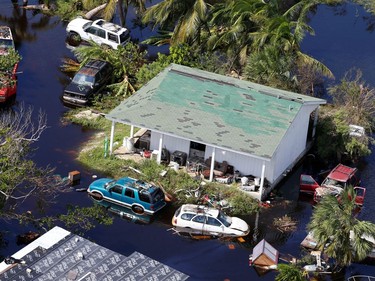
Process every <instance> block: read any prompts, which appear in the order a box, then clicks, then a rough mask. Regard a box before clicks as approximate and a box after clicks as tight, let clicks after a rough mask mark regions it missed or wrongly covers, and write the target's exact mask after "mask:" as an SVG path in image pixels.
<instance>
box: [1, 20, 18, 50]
mask: <svg viewBox="0 0 375 281" xmlns="http://www.w3.org/2000/svg"><path fill="white" fill-rule="evenodd" d="M9 49H15V48H14V41H13V35H12V30H11V29H10V27H8V26H0V55H6V54H8V52H9Z"/></svg>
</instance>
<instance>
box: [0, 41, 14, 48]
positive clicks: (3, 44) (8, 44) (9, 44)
mask: <svg viewBox="0 0 375 281" xmlns="http://www.w3.org/2000/svg"><path fill="white" fill-rule="evenodd" d="M0 46H1V47H5V48H12V47H13V41H12V40H8V39H0Z"/></svg>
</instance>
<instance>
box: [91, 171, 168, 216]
mask: <svg viewBox="0 0 375 281" xmlns="http://www.w3.org/2000/svg"><path fill="white" fill-rule="evenodd" d="M87 192H88V193H89V195H90V196H91V197H92V198H93V199H94V200H97V201H103V200H104V201H107V202H110V203H112V204H115V205H117V206H120V207H124V208H129V209H131V210H132V211H133V212H134V213H135V214H148V215H152V214H154V213H155V212H157V211H159V210H160V209H162V208H163V207H164V206H165V205H166V201H165V200H164V198H165V194H164V192H163V191H162V189H161V188H160V187H157V186H155V185H153V184H150V183H146V182H144V181H141V180H137V179H134V178H131V177H123V178H120V179H118V180H115V179H110V178H101V179H98V180H95V181H94V182H92V183H91V184H90V186H89V188H88V189H87Z"/></svg>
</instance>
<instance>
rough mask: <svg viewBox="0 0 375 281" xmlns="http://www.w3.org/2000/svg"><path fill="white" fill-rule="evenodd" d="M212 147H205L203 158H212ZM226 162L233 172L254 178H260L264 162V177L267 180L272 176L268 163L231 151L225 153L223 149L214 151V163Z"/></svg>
mask: <svg viewBox="0 0 375 281" xmlns="http://www.w3.org/2000/svg"><path fill="white" fill-rule="evenodd" d="M212 150H213V147H211V146H206V153H205V155H204V158H205V159H207V158H209V157H210V156H212ZM224 160H225V161H227V162H228V164H229V165H232V166H233V167H234V170H238V171H239V172H240V173H241V174H242V175H253V176H254V177H258V178H260V176H261V174H262V165H263V162H265V165H266V170H265V177H266V178H267V180H268V179H269V178H270V176H271V175H272V174H270V172H271V169H270V162H269V161H264V160H262V159H258V158H254V157H251V156H246V155H243V154H239V153H235V152H232V151H226V150H223V149H219V148H216V149H215V161H218V162H223V161H224Z"/></svg>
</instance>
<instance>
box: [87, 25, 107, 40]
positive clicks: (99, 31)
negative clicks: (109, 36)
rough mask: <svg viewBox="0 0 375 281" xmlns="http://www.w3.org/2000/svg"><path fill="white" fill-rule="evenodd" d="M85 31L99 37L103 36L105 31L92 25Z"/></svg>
mask: <svg viewBox="0 0 375 281" xmlns="http://www.w3.org/2000/svg"><path fill="white" fill-rule="evenodd" d="M86 32H87V33H90V34H92V35H95V36H99V37H101V38H105V31H104V30H103V29H99V28H96V27H93V26H90V27H89V28H88V29H87V30H86Z"/></svg>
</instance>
